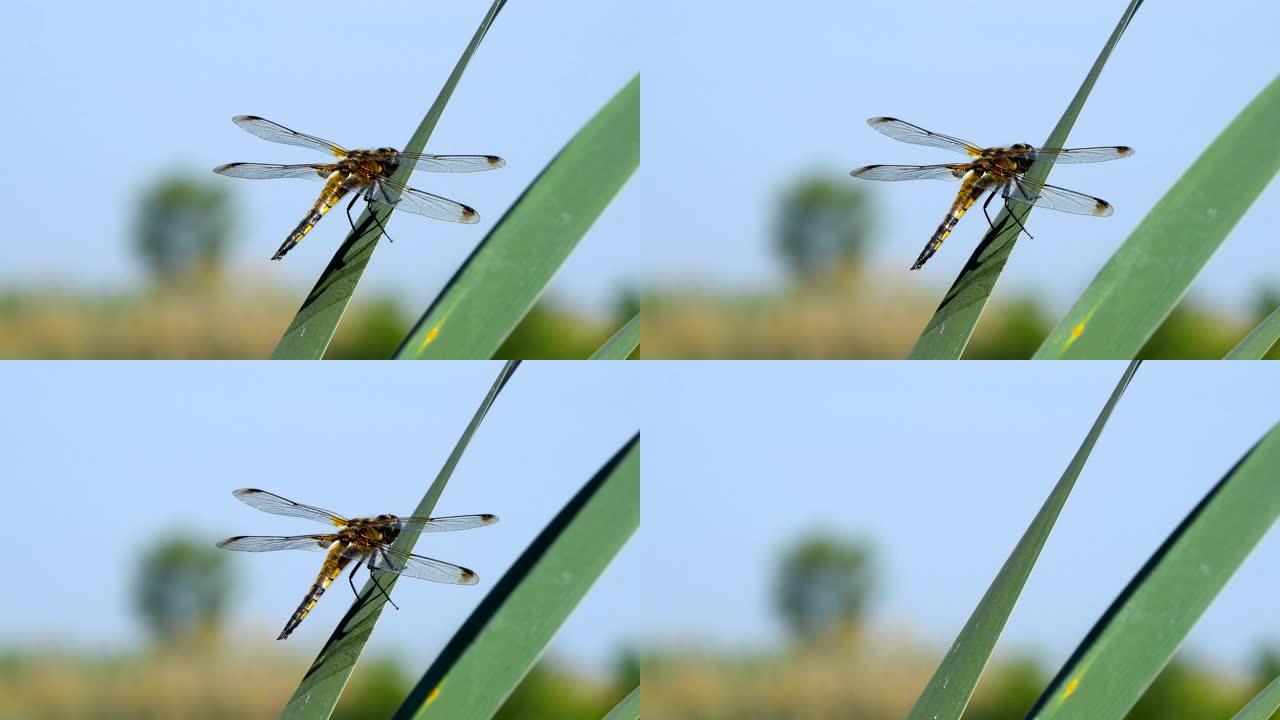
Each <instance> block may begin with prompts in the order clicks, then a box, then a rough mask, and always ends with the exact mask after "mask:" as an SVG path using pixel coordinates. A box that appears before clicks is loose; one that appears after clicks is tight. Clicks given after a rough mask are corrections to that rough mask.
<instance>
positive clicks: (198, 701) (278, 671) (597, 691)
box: [0, 640, 634, 720]
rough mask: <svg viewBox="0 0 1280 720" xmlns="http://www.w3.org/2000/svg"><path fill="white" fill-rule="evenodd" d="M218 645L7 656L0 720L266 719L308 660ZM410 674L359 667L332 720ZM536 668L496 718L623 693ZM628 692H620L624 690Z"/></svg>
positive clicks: (390, 696) (577, 717)
mask: <svg viewBox="0 0 1280 720" xmlns="http://www.w3.org/2000/svg"><path fill="white" fill-rule="evenodd" d="M269 642H271V641H262V642H259V643H253V642H247V641H240V640H237V641H227V642H218V643H213V644H197V645H192V644H185V645H175V646H168V647H158V648H155V649H151V650H146V651H142V652H136V653H101V654H90V653H84V652H69V651H58V650H49V651H38V652H35V651H14V650H9V651H7V652H5V653H4V654H3V655H0V718H4V719H5V720H9V719H10V718H13V719H17V718H31V719H33V720H34V719H45V718H47V719H49V720H71V719H72V718H76V719H80V720H115V719H117V718H119V719H121V720H123V719H125V718H129V719H131V720H136V719H140V718H174V719H175V720H179V719H189V720H214V719H215V718H244V719H245V720H252V719H253V718H274V717H277V716H278V715H279V713H280V708H281V707H283V706H284V704H285V702H286V701H287V700H288V699H289V696H290V695H291V694H292V693H293V691H294V689H295V688H296V687H297V685H298V680H299V678H301V677H302V675H303V673H305V672H306V669H307V666H308V665H309V663H310V661H309V660H308V659H307V658H304V657H302V656H300V655H296V654H293V653H289V652H286V651H284V650H282V649H278V648H275V647H273V646H272V645H270V644H268V643H269ZM413 674H414V671H413V670H412V669H410V668H407V667H405V666H403V665H401V664H400V663H399V662H397V661H396V660H394V659H392V658H387V657H383V658H369V659H367V660H366V661H365V662H362V663H361V664H360V665H359V666H358V667H357V669H356V671H355V673H354V674H353V675H352V677H351V682H350V684H349V685H348V687H347V690H346V692H345V693H344V694H343V696H342V699H341V700H340V701H339V703H338V706H337V709H336V711H335V712H334V715H333V717H334V718H335V719H336V720H354V719H356V718H375V717H389V716H390V715H391V714H392V713H393V712H395V710H396V708H397V707H399V705H400V703H401V701H402V700H403V699H404V697H405V695H407V694H408V692H409V689H410V688H411V687H412V684H413V683H412V676H413ZM624 684H625V681H624V680H623V679H621V678H620V679H619V680H618V682H617V683H616V684H615V683H614V682H613V681H611V680H599V679H593V678H588V677H583V676H581V675H578V674H575V673H574V672H572V671H570V670H567V669H565V668H563V667H559V666H557V664H556V663H555V662H554V661H548V660H543V661H542V662H540V663H539V664H538V665H537V666H536V667H535V668H534V670H533V671H532V672H531V673H530V674H529V675H528V676H526V677H525V679H524V681H523V683H522V684H521V685H520V687H519V688H517V690H516V691H515V693H514V694H512V696H511V697H510V698H508V700H507V702H506V704H505V705H504V706H503V708H502V710H501V711H500V712H499V713H498V715H497V717H498V718H501V719H503V720H526V719H527V720H533V719H534V718H551V717H555V718H566V719H568V720H588V719H590V720H599V718H601V717H603V716H604V715H605V713H607V712H608V711H609V708H611V707H612V706H613V704H614V703H616V702H617V699H618V698H619V697H620V696H621V695H622V694H624V693H625V692H626V690H625V689H623V685H624ZM633 686H634V684H633V685H629V686H627V687H628V688H629V687H633Z"/></svg>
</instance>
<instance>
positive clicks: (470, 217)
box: [458, 205, 480, 225]
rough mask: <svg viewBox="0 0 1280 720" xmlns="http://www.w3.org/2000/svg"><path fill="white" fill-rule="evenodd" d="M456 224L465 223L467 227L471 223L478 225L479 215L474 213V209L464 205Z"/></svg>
mask: <svg viewBox="0 0 1280 720" xmlns="http://www.w3.org/2000/svg"><path fill="white" fill-rule="evenodd" d="M458 222H463V223H467V224H468V225H470V224H471V223H478V222H480V213H478V212H476V211H475V208H469V207H467V206H466V205H463V206H462V218H461V219H459V220H458Z"/></svg>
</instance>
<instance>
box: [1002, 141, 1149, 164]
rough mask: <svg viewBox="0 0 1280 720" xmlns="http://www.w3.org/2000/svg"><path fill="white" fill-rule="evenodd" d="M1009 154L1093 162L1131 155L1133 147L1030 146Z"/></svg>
mask: <svg viewBox="0 0 1280 720" xmlns="http://www.w3.org/2000/svg"><path fill="white" fill-rule="evenodd" d="M1010 154H1012V155H1031V156H1032V157H1035V158H1037V159H1039V158H1043V159H1045V160H1047V161H1049V162H1053V163H1063V164H1068V163H1095V162H1105V161H1107V160H1119V159H1120V158H1127V157H1129V156H1130V155H1133V148H1131V147H1128V146H1126V145H1116V146H1114V147H1089V148H1032V149H1031V150H1029V151H1027V152H1023V153H1010Z"/></svg>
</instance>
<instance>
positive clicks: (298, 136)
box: [231, 115, 347, 157]
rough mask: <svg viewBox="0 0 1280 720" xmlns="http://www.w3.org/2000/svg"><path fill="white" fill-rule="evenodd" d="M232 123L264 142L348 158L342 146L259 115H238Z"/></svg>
mask: <svg viewBox="0 0 1280 720" xmlns="http://www.w3.org/2000/svg"><path fill="white" fill-rule="evenodd" d="M231 122H233V123H235V124H236V125H239V126H240V128H241V129H242V130H244V131H245V132H248V133H252V134H254V135H257V136H258V137H260V138H262V139H263V140H270V141H271V142H275V143H282V144H284V145H297V146H298V147H304V148H309V149H311V150H319V151H320V152H326V153H329V154H331V155H333V156H334V157H346V156H347V151H346V150H345V149H344V148H343V147H342V146H341V145H335V144H334V143H331V142H329V141H328V140H324V139H322V138H318V137H316V136H314V135H307V134H305V133H300V132H298V131H296V130H290V129H289V128H287V127H285V126H283V125H280V124H278V123H273V122H271V121H270V120H268V119H266V118H261V117H258V116H257V115H237V116H235V117H233V118H231Z"/></svg>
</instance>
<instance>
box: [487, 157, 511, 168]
mask: <svg viewBox="0 0 1280 720" xmlns="http://www.w3.org/2000/svg"><path fill="white" fill-rule="evenodd" d="M485 159H486V160H488V161H489V167H491V168H500V167H505V166H506V164H507V161H506V160H503V159H502V158H500V157H498V156H497V155H486V156H485Z"/></svg>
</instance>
